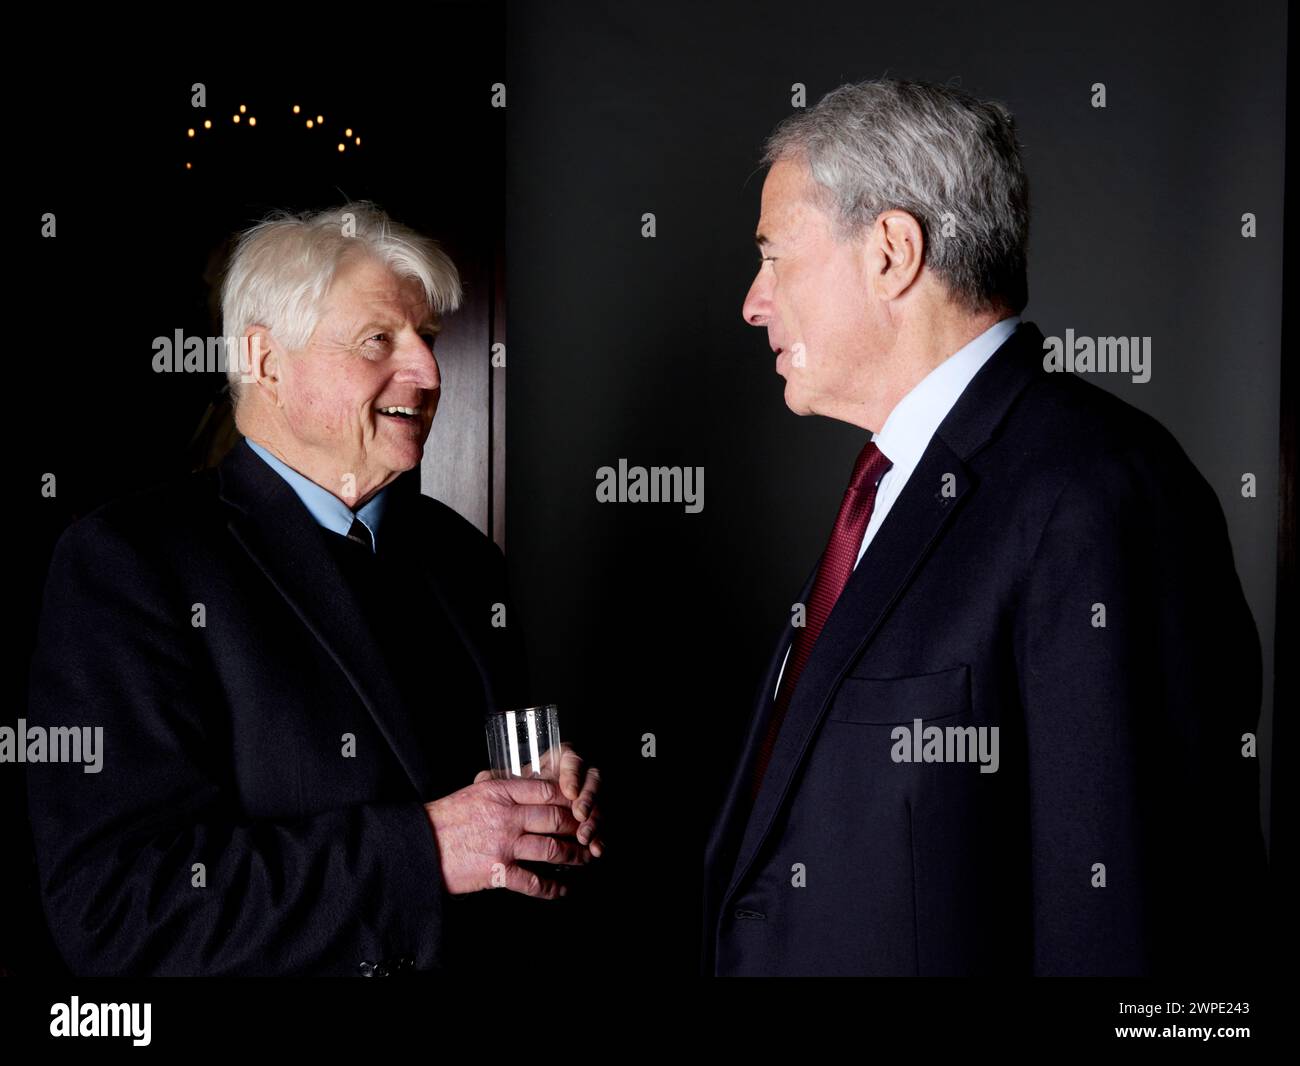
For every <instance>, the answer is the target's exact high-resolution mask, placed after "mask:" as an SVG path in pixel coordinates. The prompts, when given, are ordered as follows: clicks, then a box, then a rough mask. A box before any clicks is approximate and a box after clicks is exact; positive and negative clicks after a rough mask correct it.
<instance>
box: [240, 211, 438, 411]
mask: <svg viewBox="0 0 1300 1066" xmlns="http://www.w3.org/2000/svg"><path fill="white" fill-rule="evenodd" d="M367 255H368V256H371V257H373V258H374V259H376V260H378V261H379V262H380V263H382V264H384V266H386V267H387V268H388V269H389V270H390V271H392V272H393V274H394V275H396V276H397V277H399V278H412V279H414V280H416V281H418V282H419V283H420V287H421V288H422V289H423V290H424V295H425V299H426V300H427V302H428V306H429V307H430V309H431V310H433V311H434V312H436V313H437V314H439V315H443V314H447V313H450V312H452V311H454V310H456V308H457V307H459V306H460V301H461V284H460V275H459V273H458V272H457V270H456V266H455V264H454V263H452V261H451V260H450V259H449V258H448V257H447V255H446V253H445V252H443V250H442V249H441V248H440V247H439V246H438V243H437V242H436V241H434V240H431V239H430V238H428V237H425V236H423V235H421V234H419V233H416V232H415V231H414V230H412V229H410V228H409V227H407V226H403V225H402V224H401V223H400V222H395V221H393V219H391V218H389V217H388V216H387V215H386V214H385V213H384V212H383V211H381V210H380V209H379V208H378V207H377V206H376V205H375V204H373V203H371V202H369V201H367V200H359V201H356V202H354V203H347V204H344V205H342V206H341V207H333V208H330V209H328V210H326V211H319V212H303V213H301V214H292V213H290V212H288V211H275V212H273V213H272V214H271V215H269V216H268V217H267V218H265V219H264V220H263V221H261V222H259V223H258V224H257V225H255V226H253V227H252V228H251V229H248V230H245V231H244V232H243V233H241V234H240V235H239V237H238V239H237V241H236V242H235V247H234V251H233V252H232V254H231V257H230V263H229V265H228V266H227V268H226V276H225V279H224V281H223V282H222V285H221V316H222V331H223V333H224V334H225V336H226V337H227V338H228V340H227V343H228V344H234V345H236V346H238V345H239V344H240V343H241V341H242V338H243V336H244V331H245V330H246V329H248V327H249V326H253V325H261V326H265V327H266V328H267V329H268V330H270V332H271V334H272V336H274V337H275V338H276V339H277V340H279V341H280V342H281V343H282V344H284V345H285V346H286V347H287V348H289V349H290V350H291V351H296V350H299V349H302V348H305V347H306V346H307V342H308V341H309V340H310V339H311V335H312V332H313V331H314V330H315V328H316V324H317V323H318V322H319V321H320V315H321V310H322V306H321V305H322V303H323V301H324V298H325V295H326V293H328V292H329V288H330V285H331V284H332V283H333V281H334V278H335V275H336V274H337V273H338V272H339V269H340V267H341V266H343V265H344V264H345V263H346V262H349V261H352V260H353V259H355V258H356V257H359V256H367ZM237 353H238V347H236V348H235V349H234V350H233V351H230V352H228V362H227V368H226V376H227V379H228V381H229V383H230V395H231V400H232V403H233V404H236V405H237V404H238V402H239V396H240V391H241V382H240V371H241V368H240V364H239V359H238V358H237Z"/></svg>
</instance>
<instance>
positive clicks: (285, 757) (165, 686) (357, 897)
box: [27, 441, 524, 975]
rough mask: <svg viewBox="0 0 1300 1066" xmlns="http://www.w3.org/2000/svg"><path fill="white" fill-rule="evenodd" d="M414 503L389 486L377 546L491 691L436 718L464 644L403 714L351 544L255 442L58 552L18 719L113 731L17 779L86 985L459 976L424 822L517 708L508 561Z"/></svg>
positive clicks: (44, 877)
mask: <svg viewBox="0 0 1300 1066" xmlns="http://www.w3.org/2000/svg"><path fill="white" fill-rule="evenodd" d="M411 488H413V486H412V484H411V483H410V482H409V480H407V479H399V481H398V482H397V483H395V484H394V486H393V487H392V489H391V490H390V491H392V492H393V497H392V499H390V501H389V510H388V512H387V513H386V514H385V518H384V523H383V526H382V527H381V529H380V533H379V539H380V551H381V553H383V552H391V553H392V555H391V558H393V559H394V560H398V561H399V565H400V567H401V569H402V573H403V575H404V582H403V583H404V585H405V588H404V590H403V591H404V592H406V593H407V594H408V596H409V598H410V602H417V603H419V605H420V606H421V607H422V608H423V609H424V610H426V611H428V612H438V617H440V618H441V619H442V620H443V621H444V622H446V623H447V627H448V628H447V630H446V631H447V632H449V633H451V632H454V633H455V634H456V637H458V639H459V640H460V642H461V643H462V644H463V649H455V651H456V654H457V656H458V657H459V661H460V662H461V663H462V664H465V665H464V671H470V670H471V668H470V667H469V666H468V665H467V664H468V662H469V661H470V660H472V662H473V664H474V668H475V669H476V670H477V674H478V677H479V678H480V680H481V686H477V688H476V689H474V690H472V691H474V694H475V696H476V697H477V699H476V700H472V699H471V700H462V701H459V702H458V703H457V705H455V706H450V705H447V704H446V703H445V702H443V701H442V700H440V695H441V693H442V688H441V686H440V669H441V668H442V666H443V664H444V662H445V663H447V664H450V663H452V662H454V661H456V660H455V659H453V658H452V657H451V655H450V653H451V650H452V648H451V646H450V644H449V643H448V641H450V640H451V639H453V638H452V637H448V639H447V640H446V641H442V642H441V646H431V647H428V648H427V660H426V662H425V664H424V665H425V667H426V676H427V683H428V685H427V687H428V692H427V699H426V700H421V701H419V705H418V706H410V705H408V704H409V703H410V702H411V701H409V700H406V699H404V696H403V693H402V692H401V691H400V690H399V687H398V685H397V683H396V682H395V680H394V676H393V671H392V670H390V669H389V667H388V664H387V663H386V662H385V660H384V649H383V648H381V647H380V646H379V642H378V641H377V639H376V638H375V636H374V635H373V633H372V631H371V629H370V628H369V627H368V626H367V625H366V624H365V621H364V620H363V617H362V615H361V613H360V606H359V604H358V601H357V599H356V597H355V596H354V595H353V593H352V592H351V591H350V589H349V587H348V586H347V585H346V583H345V582H344V581H343V580H342V579H341V575H340V571H339V569H338V564H337V563H336V562H335V561H334V560H333V559H332V557H331V554H330V551H329V549H328V546H327V544H326V542H325V540H324V538H326V537H332V536H335V534H332V533H329V532H327V531H325V530H323V529H321V528H320V527H319V526H318V525H317V524H316V522H315V520H314V519H313V518H312V517H311V515H310V513H309V512H308V511H307V509H306V507H305V506H304V505H303V503H302V502H301V500H300V499H299V498H298V496H297V495H296V494H295V493H294V491H293V490H292V489H291V488H290V486H289V485H288V484H287V483H286V482H285V481H284V480H283V479H282V478H281V477H280V476H279V475H278V474H277V473H276V472H275V471H273V470H272V469H271V468H270V467H269V466H268V465H267V464H266V463H265V462H263V461H262V460H261V459H260V458H259V457H258V456H257V455H255V454H254V453H253V452H252V450H251V449H250V448H249V447H248V445H247V444H246V443H245V442H243V441H241V442H240V443H239V444H238V445H237V446H236V447H235V448H234V449H233V450H232V451H231V452H230V454H229V455H228V456H227V458H226V459H225V460H224V461H223V462H222V463H221V465H220V466H219V467H218V468H217V469H216V470H210V471H207V472H205V473H203V474H199V475H193V476H190V477H187V478H185V479H184V480H183V481H180V482H176V483H173V484H169V485H167V486H165V487H162V488H157V489H153V490H150V491H148V492H144V493H138V494H136V495H134V496H132V497H129V498H127V499H124V500H121V501H118V502H115V503H112V504H109V505H107V506H105V507H103V508H101V509H99V510H98V511H96V512H94V513H93V514H91V515H89V516H87V517H86V518H83V519H82V520H80V521H78V522H75V523H74V524H73V525H72V526H71V527H69V528H68V530H67V531H66V532H65V533H64V534H63V536H62V537H61V538H60V540H59V542H58V544H57V545H56V548H55V551H54V555H53V560H52V563H51V567H50V572H49V577H48V579H47V584H46V593H45V603H44V608H43V612H42V616H41V623H40V633H39V644H38V649H37V651H36V653H35V656H34V658H33V662H32V673H31V687H30V706H29V710H28V715H27V717H28V722H29V726H31V725H38V726H44V727H50V726H57V725H67V726H82V725H85V726H102V727H103V729H104V748H105V754H104V767H103V770H102V772H100V773H98V774H87V773H84V772H83V770H82V768H81V767H80V766H78V765H57V764H50V765H39V764H32V765H29V766H28V768H27V770H28V773H27V777H28V794H29V800H30V813H31V819H32V828H33V833H34V839H35V845H36V852H37V864H38V870H39V874H40V879H41V891H42V898H43V903H44V907H45V912H46V917H47V919H48V921H49V925H50V929H51V932H52V934H53V937H54V940H55V943H56V944H57V946H58V948H59V950H60V952H61V954H62V955H63V957H64V960H65V961H66V962H67V964H68V966H69V967H70V968H71V969H72V971H73V972H74V973H77V974H87V975H98V974H197V973H204V974H337V975H345V974H364V973H369V972H374V971H375V970H376V969H378V971H379V972H380V973H383V972H384V971H391V972H398V971H410V972H414V971H422V970H435V969H437V968H439V967H441V966H442V965H444V964H445V963H446V961H447V960H446V951H445V948H446V942H447V934H448V924H449V921H450V919H451V918H452V917H453V916H454V915H453V914H452V913H449V912H455V911H456V909H457V907H459V906H460V905H461V903H462V901H463V900H464V899H465V897H457V898H455V899H454V900H453V899H452V898H451V897H449V896H448V895H447V893H446V889H445V886H444V884H443V882H442V877H441V871H440V868H439V864H438V857H437V851H436V847H435V842H434V837H433V834H432V830H431V828H430V825H429V823H428V820H427V818H426V815H425V813H424V810H423V807H422V804H423V803H425V802H428V801H430V800H433V799H435V798H437V797H438V796H441V795H445V794H447V793H448V792H451V791H454V790H455V789H457V788H460V787H463V786H465V785H468V784H469V783H470V782H471V781H472V779H473V775H474V774H475V772H477V771H478V770H480V769H482V768H483V767H484V766H485V765H486V763H487V745H486V743H485V740H484V736H483V731H482V721H481V719H482V714H483V711H484V709H485V707H487V706H499V705H508V706H509V705H515V704H516V701H518V700H520V699H521V695H522V691H521V690H522V686H523V684H524V667H523V660H522V654H521V650H520V642H519V641H518V640H517V639H516V637H515V633H516V629H517V627H514V626H512V625H506V626H505V627H504V628H494V627H493V626H492V624H491V623H492V612H493V604H496V603H505V602H507V595H506V582H505V565H504V558H503V556H502V554H501V552H500V550H499V549H498V548H497V547H496V546H495V545H494V544H493V543H492V542H491V541H490V540H488V539H487V538H485V537H484V536H483V535H482V534H481V533H479V532H478V530H476V529H475V528H474V527H473V526H472V525H471V524H470V523H468V522H467V521H465V520H464V519H463V518H461V517H460V516H458V515H457V514H455V513H454V512H453V511H451V510H450V509H449V508H447V507H446V506H444V505H443V504H441V503H438V502H436V501H434V500H432V499H430V498H428V497H425V496H421V495H419V494H418V493H417V492H414V491H408V490H410V489H411ZM196 605H202V606H201V608H199V607H196ZM204 616H205V617H204ZM196 621H201V622H202V623H203V624H202V625H196V624H194V623H195V622H196ZM507 621H508V622H509V621H512V619H510V617H509V614H508V613H507ZM466 653H467V654H468V659H467V658H466ZM450 668H451V667H450V665H448V669H450ZM466 691H471V690H469V689H466ZM344 734H351V735H352V737H354V738H355V756H354V757H351V758H345V757H344V755H343V751H344V744H345V740H344ZM430 737H435V738H437V739H436V741H435V742H431V741H430V739H429V738H430ZM194 864H202V866H203V869H204V871H205V874H206V887H196V885H195V883H194Z"/></svg>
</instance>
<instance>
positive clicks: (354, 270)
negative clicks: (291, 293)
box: [323, 256, 438, 323]
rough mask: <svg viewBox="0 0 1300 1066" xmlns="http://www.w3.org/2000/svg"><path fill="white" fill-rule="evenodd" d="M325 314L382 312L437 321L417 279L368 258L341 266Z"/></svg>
mask: <svg viewBox="0 0 1300 1066" xmlns="http://www.w3.org/2000/svg"><path fill="white" fill-rule="evenodd" d="M323 310H324V311H325V313H330V312H342V313H345V314H353V313H356V314H364V313H376V312H383V313H385V314H388V315H391V316H403V317H406V318H408V319H410V320H411V321H413V322H417V323H425V322H433V323H436V322H437V321H438V316H437V314H436V313H435V312H434V310H433V306H432V304H431V302H430V300H429V297H428V295H427V294H426V293H425V291H424V286H423V285H421V284H420V282H419V280H418V279H417V278H413V277H402V276H399V275H398V274H396V273H395V272H394V271H393V270H392V269H390V268H389V267H388V266H387V265H386V264H384V263H381V262H380V261H379V260H377V259H374V258H371V257H369V256H367V257H362V258H358V259H354V260H350V261H345V262H344V263H342V264H340V266H339V269H338V272H337V273H336V274H335V275H334V281H333V284H331V285H330V288H329V291H328V293H327V294H326V297H325V301H324V305H323Z"/></svg>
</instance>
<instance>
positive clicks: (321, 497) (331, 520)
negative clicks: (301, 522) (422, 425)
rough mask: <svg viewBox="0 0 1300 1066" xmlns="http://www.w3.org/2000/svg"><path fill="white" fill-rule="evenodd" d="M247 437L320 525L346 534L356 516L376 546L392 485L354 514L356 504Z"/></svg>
mask: <svg viewBox="0 0 1300 1066" xmlns="http://www.w3.org/2000/svg"><path fill="white" fill-rule="evenodd" d="M244 440H246V441H248V446H249V447H250V448H252V449H253V451H254V452H256V453H257V454H258V455H260V456H261V457H262V458H263V459H264V460H265V461H266V464H267V466H269V467H270V468H271V469H272V470H274V471H275V472H276V473H277V474H279V475H280V476H281V477H282V478H284V480H285V481H287V482H288V483H289V487H290V488H291V489H293V491H294V492H296V493H297V494H298V499H300V500H302V502H303V505H304V506H305V507H306V508H307V510H308V511H310V512H311V516H312V517H313V518H314V519H316V521H317V522H318V523H320V525H322V526H324V527H325V528H326V529H328V530H329V531H330V532H331V533H337V534H338V535H339V536H341V537H346V536H347V535H348V530H349V529H351V528H352V520H353V519H354V518H357V519H360V521H361V524H362V525H363V526H365V527H366V529H368V530H369V531H370V550H371V551H374V550H375V549H376V543H377V541H376V530H378V528H379V522H380V520H381V519H382V518H383V515H384V501H385V500H386V499H387V497H388V489H389V486H387V485H385V486H384V487H383V488H382V489H380V490H379V491H378V492H377V493H375V494H374V496H372V497H371V498H370V499H369V500H368V501H367V502H366V504H365V506H363V507H362V508H361V510H359V511H357V512H356V513H355V514H354V513H353V511H352V508H350V507H349V506H348V505H347V504H346V503H344V502H343V501H342V500H340V499H339V498H338V497H337V496H335V495H334V494H333V493H332V492H330V491H329V490H327V489H323V488H321V487H320V486H319V485H317V484H316V482H314V481H312V480H311V478H309V477H306V476H304V475H302V474H300V473H298V471H297V470H295V469H294V468H293V467H291V466H289V464H288V463H285V462H284V461H283V460H281V459H279V458H277V457H276V456H274V455H272V454H271V453H270V452H268V451H267V450H266V449H265V448H263V447H262V446H261V445H260V444H258V443H257V442H256V441H253V440H249V439H248V438H247V437H245V438H244Z"/></svg>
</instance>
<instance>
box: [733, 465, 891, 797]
mask: <svg viewBox="0 0 1300 1066" xmlns="http://www.w3.org/2000/svg"><path fill="white" fill-rule="evenodd" d="M893 465H894V464H893V463H892V462H890V460H889V459H887V458H886V457H885V453H884V452H882V451H881V450H880V449H879V448H877V447H876V445H875V442H874V441H869V442H868V443H867V446H866V447H865V448H863V449H862V453H861V454H860V455H859V456H858V461H857V462H856V463H854V464H853V478H852V480H851V481H850V482H849V487H848V491H846V492H845V493H844V500H843V501H842V502H841V503H840V513H839V517H837V518H836V519H835V529H834V531H833V532H832V533H831V539H830V543H829V544H827V545H826V552H825V554H824V555H822V561H821V565H820V566H819V567H818V568H817V578H816V580H815V581H813V587H812V595H811V596H810V597H809V603H808V617H807V619H806V623H807V624H806V625H805V626H804V627H803V628H802V629H801V630H799V633H798V635H797V636H796V637H795V638H794V648H793V650H792V651H791V652H790V661H789V662H788V663H786V667H785V673H784V674H783V675H782V677H781V687H780V690H779V691H778V692H777V695H776V700H775V701H774V702H773V704H772V718H771V721H769V722H768V726H767V736H766V737H765V738H764V740H763V746H762V747H761V748H760V749H759V752H758V761H757V763H756V764H755V766H754V780H753V784H752V786H751V793H750V798H751V800H754V799H757V798H758V790H759V787H760V786H761V785H762V784H763V774H764V773H765V772H766V771H767V764H768V762H770V761H771V758H772V749H773V748H775V747H776V738H777V734H778V733H780V731H781V722H782V720H783V719H784V718H785V712H786V711H787V710H788V709H789V707H790V698H791V696H792V695H793V693H794V687H795V685H797V684H798V683H799V675H800V674H801V673H803V668H804V666H806V665H807V663H808V657H809V656H810V655H811V654H812V649H813V645H814V644H816V643H817V638H818V637H819V636H820V635H821V631H822V626H824V625H825V624H826V619H827V618H829V617H830V613H831V608H832V607H834V606H835V601H836V600H838V599H839V598H840V593H841V592H843V591H844V586H845V585H847V584H848V583H849V575H851V574H852V573H853V564H854V563H855V562H856V561H857V558H858V549H859V548H861V547H862V537H863V534H864V533H866V531H867V523H868V522H870V521H871V510H872V508H873V507H874V506H875V503H876V486H877V485H879V484H880V479H881V478H882V477H884V476H885V472H886V471H887V470H888V469H889V468H890V467H891V466H893Z"/></svg>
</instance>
